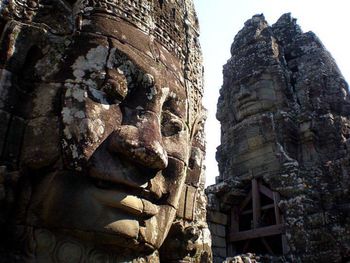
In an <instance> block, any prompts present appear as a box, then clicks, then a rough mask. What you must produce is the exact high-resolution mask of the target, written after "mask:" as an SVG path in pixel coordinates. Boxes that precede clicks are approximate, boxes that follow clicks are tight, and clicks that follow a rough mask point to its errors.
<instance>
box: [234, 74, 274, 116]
mask: <svg viewBox="0 0 350 263" xmlns="http://www.w3.org/2000/svg"><path fill="white" fill-rule="evenodd" d="M277 92H278V91H277V84H276V82H275V81H274V80H273V79H271V78H268V77H263V78H260V79H259V80H254V81H252V80H250V81H247V82H243V83H238V84H235V85H234V86H233V90H232V96H233V103H234V104H233V105H234V116H235V119H236V121H237V122H240V121H242V120H243V119H244V118H248V117H250V116H254V115H256V114H259V113H265V112H269V111H274V109H275V107H276V104H277Z"/></svg>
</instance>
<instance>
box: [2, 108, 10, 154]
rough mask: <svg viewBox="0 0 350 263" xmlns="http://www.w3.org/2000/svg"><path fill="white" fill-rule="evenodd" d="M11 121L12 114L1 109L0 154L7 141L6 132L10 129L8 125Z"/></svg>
mask: <svg viewBox="0 0 350 263" xmlns="http://www.w3.org/2000/svg"><path fill="white" fill-rule="evenodd" d="M9 121H10V114H9V113H7V112H5V111H2V110H0V123H1V126H0V155H1V153H2V150H3V147H4V144H5V141H6V132H7V129H8V125H9Z"/></svg>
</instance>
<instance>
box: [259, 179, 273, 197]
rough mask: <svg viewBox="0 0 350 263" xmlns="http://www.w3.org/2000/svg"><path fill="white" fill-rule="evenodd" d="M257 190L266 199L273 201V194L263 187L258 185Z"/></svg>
mask: <svg viewBox="0 0 350 263" xmlns="http://www.w3.org/2000/svg"><path fill="white" fill-rule="evenodd" d="M259 190H260V192H261V193H262V194H264V195H266V196H267V197H268V198H270V199H271V200H273V192H272V191H271V190H270V189H269V188H267V187H266V186H265V185H262V184H261V183H260V184H259Z"/></svg>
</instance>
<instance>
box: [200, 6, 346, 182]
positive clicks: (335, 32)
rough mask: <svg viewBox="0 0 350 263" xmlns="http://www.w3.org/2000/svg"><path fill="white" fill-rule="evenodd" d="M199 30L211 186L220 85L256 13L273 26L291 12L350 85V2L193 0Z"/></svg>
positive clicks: (215, 172)
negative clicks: (240, 37)
mask: <svg viewBox="0 0 350 263" xmlns="http://www.w3.org/2000/svg"><path fill="white" fill-rule="evenodd" d="M194 2H195V5H196V10H197V15H198V17H199V23H200V28H201V37H200V40H201V45H202V50H203V56H204V67H205V69H204V70H205V94H204V106H205V107H206V108H207V109H208V111H209V116H208V119H207V123H206V138H207V157H206V167H207V170H206V176H207V185H211V184H213V183H215V177H216V176H217V175H218V173H219V172H218V169H217V163H216V160H215V152H216V147H217V146H218V145H219V144H220V126H219V123H218V122H217V121H216V119H215V113H216V103H217V100H218V97H219V89H220V87H221V85H222V66H223V65H224V64H225V63H226V61H227V60H228V59H229V58H230V47H231V44H232V42H233V38H234V36H235V35H236V34H237V32H238V31H239V30H241V29H242V27H243V25H244V22H245V21H246V20H248V19H250V18H251V17H252V16H253V15H254V14H261V13H263V14H264V15H265V18H266V20H267V21H268V22H269V24H270V25H272V24H274V23H275V22H276V21H277V19H278V18H279V17H280V16H281V15H282V14H284V13H287V12H291V13H292V16H293V17H295V18H297V19H298V24H299V25H300V26H301V28H302V30H303V31H304V32H307V31H313V32H314V33H315V34H316V35H317V36H318V37H319V38H320V39H321V41H322V42H323V44H324V45H325V46H326V48H327V49H328V50H329V51H330V52H331V54H332V55H333V57H334V58H335V60H336V61H337V63H338V66H339V68H340V70H341V71H342V73H343V75H344V77H345V79H346V80H347V81H348V83H349V82H350V55H349V54H350V29H349V27H350V0H333V1H327V0H194Z"/></svg>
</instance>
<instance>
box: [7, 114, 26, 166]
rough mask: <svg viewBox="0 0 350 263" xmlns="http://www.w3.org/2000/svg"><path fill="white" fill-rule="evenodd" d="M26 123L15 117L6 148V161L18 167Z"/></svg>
mask: <svg viewBox="0 0 350 263" xmlns="http://www.w3.org/2000/svg"><path fill="white" fill-rule="evenodd" d="M24 127H25V123H24V120H23V119H22V118H19V117H13V118H12V121H11V124H10V127H9V131H8V133H7V134H8V136H7V138H6V144H5V146H4V150H3V153H4V156H3V158H4V160H5V161H6V162H7V163H8V164H11V165H14V166H16V165H17V162H18V157H19V154H20V145H21V143H20V142H21V141H22V138H23V133H24Z"/></svg>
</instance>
